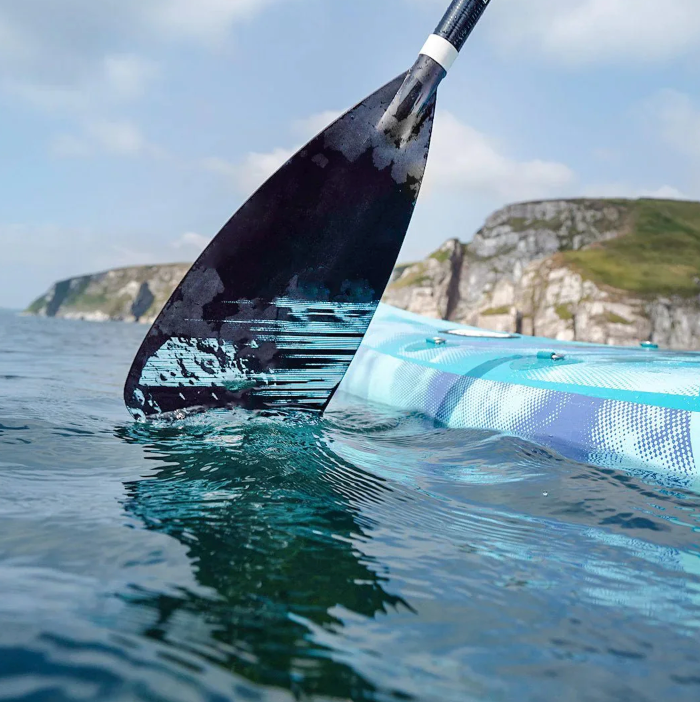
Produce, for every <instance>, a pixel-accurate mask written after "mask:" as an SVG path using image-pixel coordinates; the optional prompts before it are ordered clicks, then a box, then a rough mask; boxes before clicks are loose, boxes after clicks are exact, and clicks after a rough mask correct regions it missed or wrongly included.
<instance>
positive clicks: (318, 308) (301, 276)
mask: <svg viewBox="0 0 700 702" xmlns="http://www.w3.org/2000/svg"><path fill="white" fill-rule="evenodd" d="M422 60H423V64H424V65H423V72H424V73H425V74H426V75H428V74H430V73H431V72H432V74H433V75H434V76H436V79H435V81H434V82H435V86H433V88H431V89H430V92H429V94H426V93H425V85H426V84H427V83H425V81H424V82H423V83H421V81H417V82H415V81H414V83H413V84H412V83H411V81H410V80H408V81H406V82H404V78H405V76H400V77H399V78H397V79H395V80H394V81H392V82H391V83H388V84H387V85H386V86H384V87H383V88H381V89H380V90H378V91H377V92H375V93H374V94H373V95H371V96H370V97H368V98H367V99H366V100H364V101H363V102H361V103H360V104H359V105H357V106H356V107H355V108H353V109H352V110H350V111H349V112H347V113H346V114H345V115H343V116H342V117H341V118H340V119H339V120H337V121H336V122H335V123H334V124H332V125H331V126H330V127H328V128H327V129H326V130H325V131H324V132H322V133H321V134H319V135H318V136H317V137H316V138H314V139H313V140H312V141H310V142H309V143H308V144H307V145H306V146H305V147H304V148H302V149H301V150H300V151H299V152H298V153H297V154H296V155H295V156H294V157H292V159H290V160H289V161H288V162H287V163H286V164H285V165H284V166H282V168H280V170H279V171H277V173H275V174H274V175H273V176H272V177H271V178H270V179H269V180H268V181H267V182H266V183H265V184H264V185H263V186H262V187H261V188H260V189H259V190H258V191H257V192H256V193H255V194H254V195H253V196H252V197H251V198H250V199H249V200H248V201H247V202H246V203H245V205H243V207H241V209H240V210H239V211H238V212H237V213H236V214H235V215H234V216H233V217H232V218H231V219H230V220H229V222H228V223H227V224H226V225H225V226H224V228H223V229H222V230H221V232H220V233H219V234H218V235H217V236H216V237H215V239H214V240H213V241H212V243H211V244H210V245H209V247H208V248H207V249H206V250H205V251H204V253H203V254H202V255H201V256H200V257H199V259H198V260H197V262H196V263H195V264H194V266H193V267H192V268H191V270H190V271H189V273H188V274H187V275H186V276H185V278H184V279H183V281H182V282H181V284H180V286H179V287H178V288H177V290H176V291H175V292H174V293H173V295H172V297H171V298H170V300H169V301H168V303H167V304H166V305H165V307H164V308H163V310H162V312H161V313H160V315H159V316H158V318H157V319H156V321H155V323H154V324H153V327H152V328H151V330H150V331H149V333H148V335H147V337H146V339H145V340H144V342H143V344H142V346H141V348H140V350H139V352H138V354H137V356H136V358H135V360H134V363H133V366H132V368H131V371H130V372H129V376H128V379H127V382H126V386H125V390H124V398H125V401H126V405H127V407H128V408H129V410H130V412H131V414H132V415H133V416H134V417H136V418H137V419H143V418H146V417H151V416H154V415H162V414H173V413H174V414H175V415H176V416H181V415H182V413H184V412H186V411H190V410H202V409H207V408H225V407H243V408H248V409H306V410H312V411H322V410H323V409H324V408H325V406H326V405H327V403H328V402H329V400H330V398H331V396H332V394H333V392H334V391H335V389H336V388H337V386H338V384H339V383H340V381H341V380H342V378H343V375H344V374H345V371H346V370H347V367H348V366H349V364H350V362H351V361H352V358H353V356H354V355H355V352H356V351H357V348H358V346H359V344H360V342H361V341H362V338H363V336H364V333H365V331H366V329H367V326H368V325H369V323H370V320H371V319H372V315H373V314H374V311H375V309H376V307H377V304H378V303H379V300H380V298H381V296H382V293H383V291H384V288H385V287H386V285H387V283H388V280H389V277H390V275H391V272H392V269H393V267H394V265H395V262H396V258H397V256H398V253H399V250H400V248H401V245H402V243H403V240H404V236H405V234H406V230H407V228H408V225H409V222H410V220H411V215H412V213H413V208H414V205H415V202H416V198H417V196H418V191H419V189H420V185H421V181H422V178H423V173H424V170H425V164H426V159H427V155H428V147H429V143H430V135H431V131H432V124H433V114H434V106H435V92H434V87H436V85H437V82H439V80H440V79H441V78H442V77H444V71H443V69H442V68H441V67H440V66H439V65H438V64H436V63H434V62H432V61H431V59H427V58H426V57H422ZM419 63H420V60H419ZM414 69H415V67H414ZM402 86H403V87H402ZM421 91H422V93H421ZM392 103H394V104H393V105H392ZM390 106H391V107H392V109H389V108H390ZM387 113H388V114H389V115H390V119H389V122H391V124H387V116H386V115H387Z"/></svg>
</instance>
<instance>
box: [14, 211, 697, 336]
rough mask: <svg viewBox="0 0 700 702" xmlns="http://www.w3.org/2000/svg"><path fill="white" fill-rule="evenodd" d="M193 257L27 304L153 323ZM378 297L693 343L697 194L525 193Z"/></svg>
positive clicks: (496, 321) (582, 332) (402, 272)
mask: <svg viewBox="0 0 700 702" xmlns="http://www.w3.org/2000/svg"><path fill="white" fill-rule="evenodd" d="M188 267H189V264H186V263H183V264H172V265H163V266H140V267H132V268H121V269H117V270H112V271H107V272H105V273H99V274H96V275H89V276H83V277H80V278H71V279H69V280H64V281H62V282H60V283H56V284H55V285H54V286H53V287H52V288H51V289H50V290H49V291H48V292H47V293H46V294H45V295H43V296H42V297H40V298H39V299H38V300H36V301H35V302H34V303H32V305H30V307H29V308H28V310H27V312H29V313H32V314H39V315H44V316H50V317H54V316H55V317H65V318H73V319H87V320H94V321H103V320H108V319H112V320H123V321H139V322H152V321H153V319H154V318H155V316H156V315H157V313H158V311H159V310H160V308H161V307H162V305H163V304H164V303H165V301H166V300H167V299H168V297H169V296H170V294H171V293H172V291H173V290H174V288H175V286H176V285H177V284H178V282H179V281H180V280H181V279H182V277H183V276H184V274H185V273H186V272H187V269H188ZM384 300H385V302H388V303H389V304H392V305H396V306H397V307H402V308H404V309H408V310H411V311H412V312H417V313H419V314H423V315H427V316H430V317H437V318H445V319H450V320H454V321H459V322H464V323H466V324H473V325H476V326H480V327H485V328H488V329H495V330H499V331H518V332H522V333H524V334H533V335H537V336H546V337H552V338H557V339H564V340H576V341H593V342H599V343H606V344H637V343H639V342H640V341H642V340H646V339H651V340H653V341H655V342H656V343H658V344H659V345H660V346H662V347H664V348H673V349H694V350H700V203H695V202H680V201H669V200H647V199H643V200H555V201H547V202H528V203H522V204H517V205H511V206H509V207H506V208H504V209H502V210H500V211H498V212H496V213H495V214H493V215H492V216H491V217H490V218H489V219H488V220H487V221H486V223H485V225H484V227H483V228H482V229H481V230H480V231H479V232H477V233H476V235H475V236H474V238H473V240H472V241H471V242H470V243H468V244H462V243H461V242H459V241H457V240H456V239H453V240H450V241H447V242H446V243H445V244H444V245H443V246H442V247H441V248H440V249H438V250H437V251H436V252H434V253H433V254H432V255H431V256H429V257H428V258H427V259H426V260H424V261H421V262H419V263H415V264H411V265H403V266H399V267H398V268H397V269H396V271H395V272H394V276H393V278H392V282H391V284H390V285H389V288H388V289H387V291H386V294H385V297H384Z"/></svg>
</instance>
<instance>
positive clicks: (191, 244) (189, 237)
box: [173, 232, 211, 251]
mask: <svg viewBox="0 0 700 702" xmlns="http://www.w3.org/2000/svg"><path fill="white" fill-rule="evenodd" d="M210 241H211V237H208V236H204V235H203V234H197V233H196V232H185V233H184V234H183V235H182V236H180V237H178V238H177V239H176V240H175V241H174V242H173V247H174V248H176V249H196V250H197V251H202V250H203V249H204V248H205V247H206V246H208V245H209V242H210Z"/></svg>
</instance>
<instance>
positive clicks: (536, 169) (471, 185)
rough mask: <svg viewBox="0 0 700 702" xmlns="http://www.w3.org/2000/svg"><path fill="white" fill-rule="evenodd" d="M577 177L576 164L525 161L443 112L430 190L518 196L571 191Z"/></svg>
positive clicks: (431, 158) (431, 160)
mask: <svg viewBox="0 0 700 702" xmlns="http://www.w3.org/2000/svg"><path fill="white" fill-rule="evenodd" d="M573 181H574V174H573V172H572V171H571V169H570V168H569V167H568V166H566V165H564V164H562V163H557V162H554V161H543V160H539V159H535V160H529V161H519V160H517V159H514V158H511V157H509V156H506V155H505V154H504V153H502V151H501V149H500V148H499V146H498V145H497V144H496V143H495V141H494V140H493V139H491V138H490V137H488V136H487V135H486V134H483V133H482V132H479V131H478V130H476V129H474V128H473V127H471V126H469V125H467V124H464V123H463V122H461V121H460V120H458V119H457V118H456V117H455V116H454V115H452V114H451V113H449V112H444V111H443V112H438V114H437V116H436V118H435V131H434V136H433V143H432V147H431V149H430V156H429V158H428V168H427V170H426V178H425V189H426V192H427V193H428V195H429V194H430V193H431V192H432V191H433V190H438V189H439V190H441V191H443V192H446V191H453V192H454V191H458V192H460V193H462V194H463V195H464V196H467V195H469V194H473V195H479V196H482V197H483V196H486V197H489V198H493V199H496V200H503V201H513V200H529V199H533V198H543V197H551V196H555V195H561V194H564V193H566V191H567V189H568V188H570V187H571V185H572V183H573Z"/></svg>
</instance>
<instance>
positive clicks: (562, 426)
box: [341, 305, 700, 477]
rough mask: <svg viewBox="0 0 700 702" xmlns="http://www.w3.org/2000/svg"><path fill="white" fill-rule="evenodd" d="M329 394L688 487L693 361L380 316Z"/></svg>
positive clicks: (392, 312) (697, 442)
mask: <svg viewBox="0 0 700 702" xmlns="http://www.w3.org/2000/svg"><path fill="white" fill-rule="evenodd" d="M341 390H342V391H343V392H345V393H349V394H351V395H354V396H357V397H361V398H364V399H367V400H371V401H374V402H379V403H383V404H387V405H391V406H393V407H396V408H399V409H402V410H408V411H416V412H421V413H424V414H426V415H428V416H430V417H434V418H435V419H437V420H438V421H439V422H440V423H442V424H444V425H446V426H449V427H456V428H480V429H487V430H493V431H497V432H503V433H505V434H510V435H513V436H518V437H521V438H524V439H527V440H532V441H535V442H537V443H539V444H541V445H543V446H546V447H549V448H552V449H554V450H556V451H558V452H560V453H562V454H563V455H567V456H569V457H573V458H575V459H577V460H582V461H586V462H590V463H594V464H596V465H603V466H617V465H623V464H629V465H641V466H644V467H648V468H651V469H653V470H662V471H664V472H670V473H674V474H678V475H681V476H684V477H696V476H697V477H700V354H697V353H683V352H670V351H660V350H656V349H653V348H642V347H639V348H621V347H611V346H603V345H595V344H585V343H577V342H565V341H554V340H551V339H543V338H537V337H527V336H520V335H517V334H502V333H491V332H485V331H484V330H479V329H476V328H475V327H467V326H463V325H458V324H454V323H450V322H444V321H440V320H433V319H427V318H425V317H420V316H418V315H415V314H411V313H409V312H405V311H403V310H398V309H396V308H392V307H389V306H387V305H380V308H379V310H378V312H377V314H376V315H375V318H374V321H373V322H372V324H371V325H370V327H369V330H368V332H367V335H366V336H365V339H364V341H363V344H362V346H361V347H360V350H359V352H358V355H357V357H356V359H355V361H354V362H353V365H352V366H351V368H350V371H349V373H348V374H347V376H346V378H345V380H344V381H343V384H342V386H341Z"/></svg>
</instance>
